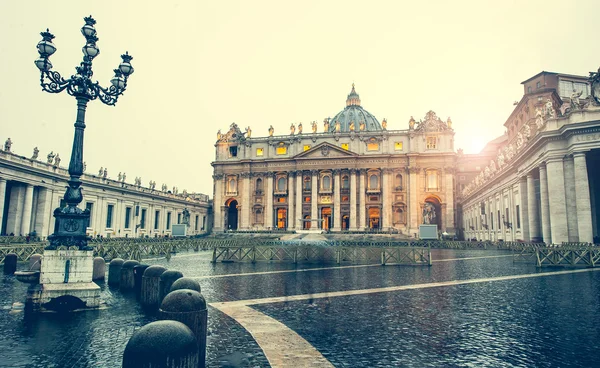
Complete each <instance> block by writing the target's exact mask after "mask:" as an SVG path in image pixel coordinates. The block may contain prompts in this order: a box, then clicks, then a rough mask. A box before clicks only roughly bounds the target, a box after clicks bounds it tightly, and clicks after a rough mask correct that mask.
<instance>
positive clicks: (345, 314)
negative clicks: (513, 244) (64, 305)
mask: <svg viewBox="0 0 600 368" xmlns="http://www.w3.org/2000/svg"><path fill="white" fill-rule="evenodd" d="M507 254H508V253H505V252H501V251H470V250H436V251H433V259H434V260H438V262H435V263H434V264H433V266H432V267H423V266H353V267H335V265H318V264H304V265H302V264H301V265H294V264H288V263H257V264H249V263H243V264H236V263H234V264H231V263H229V264H222V263H220V264H216V265H212V264H211V263H210V262H209V261H210V257H211V254H210V253H209V252H199V253H192V254H182V255H178V256H175V257H173V258H172V259H171V260H170V261H167V260H164V259H157V260H148V261H146V263H148V264H161V265H165V266H167V267H168V268H169V269H172V270H180V271H182V272H183V273H184V274H185V275H186V276H189V277H195V278H197V279H198V280H199V282H200V284H201V286H202V293H203V295H205V297H206V299H207V301H208V302H209V303H218V302H229V301H243V300H247V299H256V298H270V297H285V296H294V295H305V294H309V295H310V294H316V293H324V292H340V291H347V290H361V289H372V288H383V287H390V286H402V285H415V284H425V283H432V282H450V281H453V280H470V279H476V278H493V277H500V276H510V275H534V274H538V273H540V272H543V271H547V270H543V271H541V270H539V269H537V268H536V267H534V266H532V265H525V264H518V263H517V264H513V262H512V258H511V257H507V256H506V255H507ZM478 257H486V258H478ZM457 258H461V259H464V260H457ZM332 266H333V267H332ZM309 268H312V269H311V270H309ZM231 274H244V275H237V276H228V277H222V276H223V275H231ZM2 280H3V282H2V283H0V295H1V297H0V367H85V368H87V367H118V366H120V364H121V359H122V354H123V350H124V347H125V345H126V343H127V341H128V339H129V337H130V336H131V335H132V334H133V332H134V331H135V329H137V328H139V327H141V326H143V325H144V324H146V323H148V322H150V321H152V320H154V319H155V317H154V316H151V315H146V314H145V313H144V312H143V311H142V310H141V308H140V307H139V306H138V303H137V302H136V300H135V296H133V295H123V294H122V293H120V292H119V291H116V290H112V289H109V288H106V287H104V286H103V289H102V295H103V298H104V299H105V300H106V302H107V304H108V305H109V308H107V309H104V310H100V311H92V312H84V313H75V314H72V315H70V316H68V317H67V318H64V317H60V316H58V315H54V314H41V315H37V316H34V317H33V318H31V317H27V318H26V317H25V316H24V314H23V313H22V312H15V311H11V305H12V304H13V303H14V302H22V301H24V300H25V291H26V286H25V285H24V284H21V283H18V282H17V281H16V280H15V279H14V278H13V277H12V276H3V279H2ZM599 286H600V272H582V273H577V274H568V275H559V276H547V277H546V276H545V277H535V278H529V279H518V280H506V281H498V282H490V283H477V284H464V285H447V286H444V287H436V288H427V289H415V290H400V291H393V292H386V293H374V294H365V295H353V296H338V297H333V298H314V299H311V298H308V299H305V300H299V301H290V300H287V301H285V300H284V301H281V302H277V303H269V304H262V305H250V307H251V308H252V309H254V310H255V311H257V312H260V313H264V314H265V315H266V316H268V317H272V318H274V319H275V320H277V321H279V322H281V323H282V324H283V325H285V326H287V327H288V328H290V329H291V330H293V331H294V332H296V333H297V334H298V335H299V336H300V338H302V339H304V340H306V341H307V342H308V343H310V344H311V345H312V346H314V348H316V350H317V351H318V352H319V353H320V354H322V356H324V357H325V358H326V359H327V360H328V361H329V362H331V363H332V364H333V365H334V366H336V367H394V366H413V367H429V366H431V367H440V366H444V367H453V366H456V367H464V366H477V367H538V366H539V367H554V366H556V367H559V366H560V367H578V366H595V365H596V364H595V362H598V361H600V349H598V348H596V346H597V344H596V341H597V339H598V337H599V335H600V333H599V332H598V329H597V326H598V325H599V324H600V323H599V322H600V304H599V303H598V300H600V287H599ZM574 310H576V311H577V313H573V311H574ZM209 334H210V335H209V336H208V346H207V363H208V366H209V367H268V366H269V363H268V361H267V358H266V356H265V354H264V353H263V349H261V347H260V346H259V345H258V344H257V343H256V341H255V339H254V338H253V337H252V335H251V334H250V333H249V332H248V331H246V329H244V328H243V327H242V326H241V325H240V324H239V323H238V322H236V321H235V320H233V319H232V318H230V317H229V316H227V315H225V314H223V313H222V312H220V311H219V310H217V309H215V308H212V307H210V309H209ZM286 353H288V354H293V352H286Z"/></svg>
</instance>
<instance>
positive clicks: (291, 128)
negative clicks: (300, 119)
mask: <svg viewBox="0 0 600 368" xmlns="http://www.w3.org/2000/svg"><path fill="white" fill-rule="evenodd" d="M294 133H296V126H295V125H294V123H292V125H290V135H294Z"/></svg>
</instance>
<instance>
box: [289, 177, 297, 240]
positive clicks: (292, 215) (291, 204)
mask: <svg viewBox="0 0 600 368" xmlns="http://www.w3.org/2000/svg"><path fill="white" fill-rule="evenodd" d="M295 177H296V173H295V172H294V171H290V172H288V195H287V200H288V211H287V229H288V230H294V229H295V228H296V213H295V212H294V178H295Z"/></svg>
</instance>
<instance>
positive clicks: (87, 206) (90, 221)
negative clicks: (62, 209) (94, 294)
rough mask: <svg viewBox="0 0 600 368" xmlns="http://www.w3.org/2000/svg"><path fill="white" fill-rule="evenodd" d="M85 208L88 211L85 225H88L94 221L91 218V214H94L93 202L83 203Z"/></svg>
mask: <svg viewBox="0 0 600 368" xmlns="http://www.w3.org/2000/svg"><path fill="white" fill-rule="evenodd" d="M85 209H86V210H88V211H90V219H89V221H88V224H87V227H90V224H93V223H94V218H93V214H94V203H93V202H87V203H86V204H85Z"/></svg>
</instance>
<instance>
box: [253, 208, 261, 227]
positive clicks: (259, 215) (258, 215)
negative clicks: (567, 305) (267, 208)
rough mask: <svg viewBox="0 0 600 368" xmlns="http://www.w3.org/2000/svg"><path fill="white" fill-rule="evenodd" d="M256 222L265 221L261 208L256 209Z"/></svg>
mask: <svg viewBox="0 0 600 368" xmlns="http://www.w3.org/2000/svg"><path fill="white" fill-rule="evenodd" d="M254 223H255V224H262V223H263V213H262V210H261V209H260V208H257V209H256V211H254Z"/></svg>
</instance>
